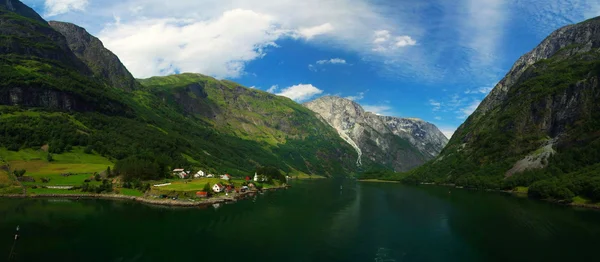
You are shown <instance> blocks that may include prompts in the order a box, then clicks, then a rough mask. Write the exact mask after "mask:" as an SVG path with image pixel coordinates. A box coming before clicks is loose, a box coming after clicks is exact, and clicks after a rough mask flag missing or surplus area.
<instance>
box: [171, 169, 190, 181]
mask: <svg viewBox="0 0 600 262" xmlns="http://www.w3.org/2000/svg"><path fill="white" fill-rule="evenodd" d="M173 175H176V176H178V177H179V178H182V179H183V178H186V177H187V173H186V172H185V170H184V169H183V168H175V169H173Z"/></svg>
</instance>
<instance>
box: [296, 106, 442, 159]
mask: <svg viewBox="0 0 600 262" xmlns="http://www.w3.org/2000/svg"><path fill="white" fill-rule="evenodd" d="M304 106H306V107H307V108H309V109H310V110H312V111H314V112H315V113H318V114H319V115H320V116H321V117H322V119H323V120H324V121H325V122H326V123H328V124H329V125H331V126H332V127H333V128H335V129H336V130H337V132H338V134H339V135H340V137H342V139H344V140H346V141H347V142H348V143H349V144H350V145H352V146H353V147H354V149H355V150H356V152H357V153H358V159H357V161H356V163H357V165H359V166H360V165H365V166H371V165H383V166H384V167H386V168H391V169H393V170H395V171H407V170H410V169H412V168H414V167H417V166H419V165H422V164H423V163H425V162H427V161H428V160H431V159H433V158H434V157H436V156H437V155H438V154H439V153H440V151H441V150H442V148H443V147H444V146H445V145H446V143H447V142H448V139H447V138H446V137H445V136H444V134H442V132H440V130H439V129H438V128H437V127H436V126H435V125H433V124H431V123H427V122H425V121H422V120H420V119H414V118H397V117H390V116H380V115H376V114H373V113H371V112H365V110H364V109H363V108H362V107H361V106H360V105H359V104H358V103H356V102H354V101H351V100H348V99H344V98H340V97H335V96H326V97H321V98H318V99H316V100H314V101H311V102H308V103H305V104H304Z"/></svg>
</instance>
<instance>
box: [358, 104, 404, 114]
mask: <svg viewBox="0 0 600 262" xmlns="http://www.w3.org/2000/svg"><path fill="white" fill-rule="evenodd" d="M362 107H363V109H364V110H365V111H367V112H371V113H373V114H376V115H382V116H393V115H396V113H395V112H394V109H393V108H392V107H391V106H389V105H382V104H379V105H362Z"/></svg>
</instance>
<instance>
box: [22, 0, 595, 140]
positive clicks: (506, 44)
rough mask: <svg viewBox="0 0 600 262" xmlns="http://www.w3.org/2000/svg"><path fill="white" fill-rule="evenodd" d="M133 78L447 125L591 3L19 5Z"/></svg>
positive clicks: (184, 0) (314, 0)
mask: <svg viewBox="0 0 600 262" xmlns="http://www.w3.org/2000/svg"><path fill="white" fill-rule="evenodd" d="M23 2H24V3H26V4H28V5H30V6H32V7H33V8H34V9H35V10H36V11H38V12H39V13H40V14H42V16H43V17H44V18H46V19H47V20H59V21H67V22H72V23H75V24H78V25H80V26H83V27H85V28H86V29H88V31H89V32H90V33H92V34H94V35H96V36H98V37H99V38H100V39H101V40H102V41H103V42H104V44H105V46H106V47H108V48H109V49H111V50H112V51H113V52H115V53H116V54H117V55H118V56H119V57H120V58H121V60H122V62H123V63H124V64H125V65H126V66H127V67H128V69H129V70H130V71H131V72H132V73H133V74H134V76H136V77H138V78H144V77H149V76H153V75H166V74H172V73H177V72H196V73H203V74H207V75H211V76H214V77H217V78H220V79H230V80H233V81H236V82H239V83H241V84H243V85H245V86H248V87H254V88H258V89H261V90H265V91H267V90H268V91H270V92H272V93H275V94H279V95H285V96H288V97H290V98H292V99H294V100H296V101H298V102H305V101H309V100H311V99H315V98H317V97H319V96H323V95H338V96H342V97H348V98H351V99H353V100H355V101H357V102H358V103H360V104H361V105H363V106H364V107H365V109H367V110H368V111H372V112H375V113H379V114H384V115H393V116H399V117H417V118H421V119H424V120H426V121H429V122H432V123H434V124H436V125H437V126H438V127H439V128H440V129H441V130H442V131H443V132H444V133H445V134H447V135H451V134H452V133H453V132H454V130H455V129H456V128H457V127H458V126H459V125H460V124H461V123H462V122H463V121H464V120H465V119H466V117H467V116H468V115H469V114H470V113H472V112H473V111H474V110H475V109H476V107H477V105H478V104H479V102H480V101H481V100H482V99H483V98H484V97H485V96H486V95H487V93H488V92H489V91H490V90H491V89H492V88H493V87H494V86H495V84H496V83H497V82H498V81H499V80H500V79H501V78H502V77H503V76H504V74H506V72H507V71H508V70H509V69H510V67H511V66H512V64H513V63H514V62H515V61H516V60H517V59H518V58H519V57H520V56H521V55H523V54H524V53H526V52H528V51H530V50H531V49H532V48H534V47H535V46H536V45H537V44H538V43H539V42H540V41H541V40H543V39H544V38H545V37H546V36H547V35H548V34H549V33H551V32H552V31H554V30H555V29H557V28H559V27H561V26H564V25H567V24H571V23H576V22H580V21H583V20H585V19H587V18H591V17H594V16H598V15H600V2H599V1H596V0H563V1H546V0H456V1H447V0H428V1H427V0H423V1H414V0H304V1H297V0H277V1H266V0H230V1H224V0H171V1H164V0H24V1H23Z"/></svg>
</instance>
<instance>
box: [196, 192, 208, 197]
mask: <svg viewBox="0 0 600 262" xmlns="http://www.w3.org/2000/svg"><path fill="white" fill-rule="evenodd" d="M196 196H197V197H208V192H204V191H198V192H196Z"/></svg>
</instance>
